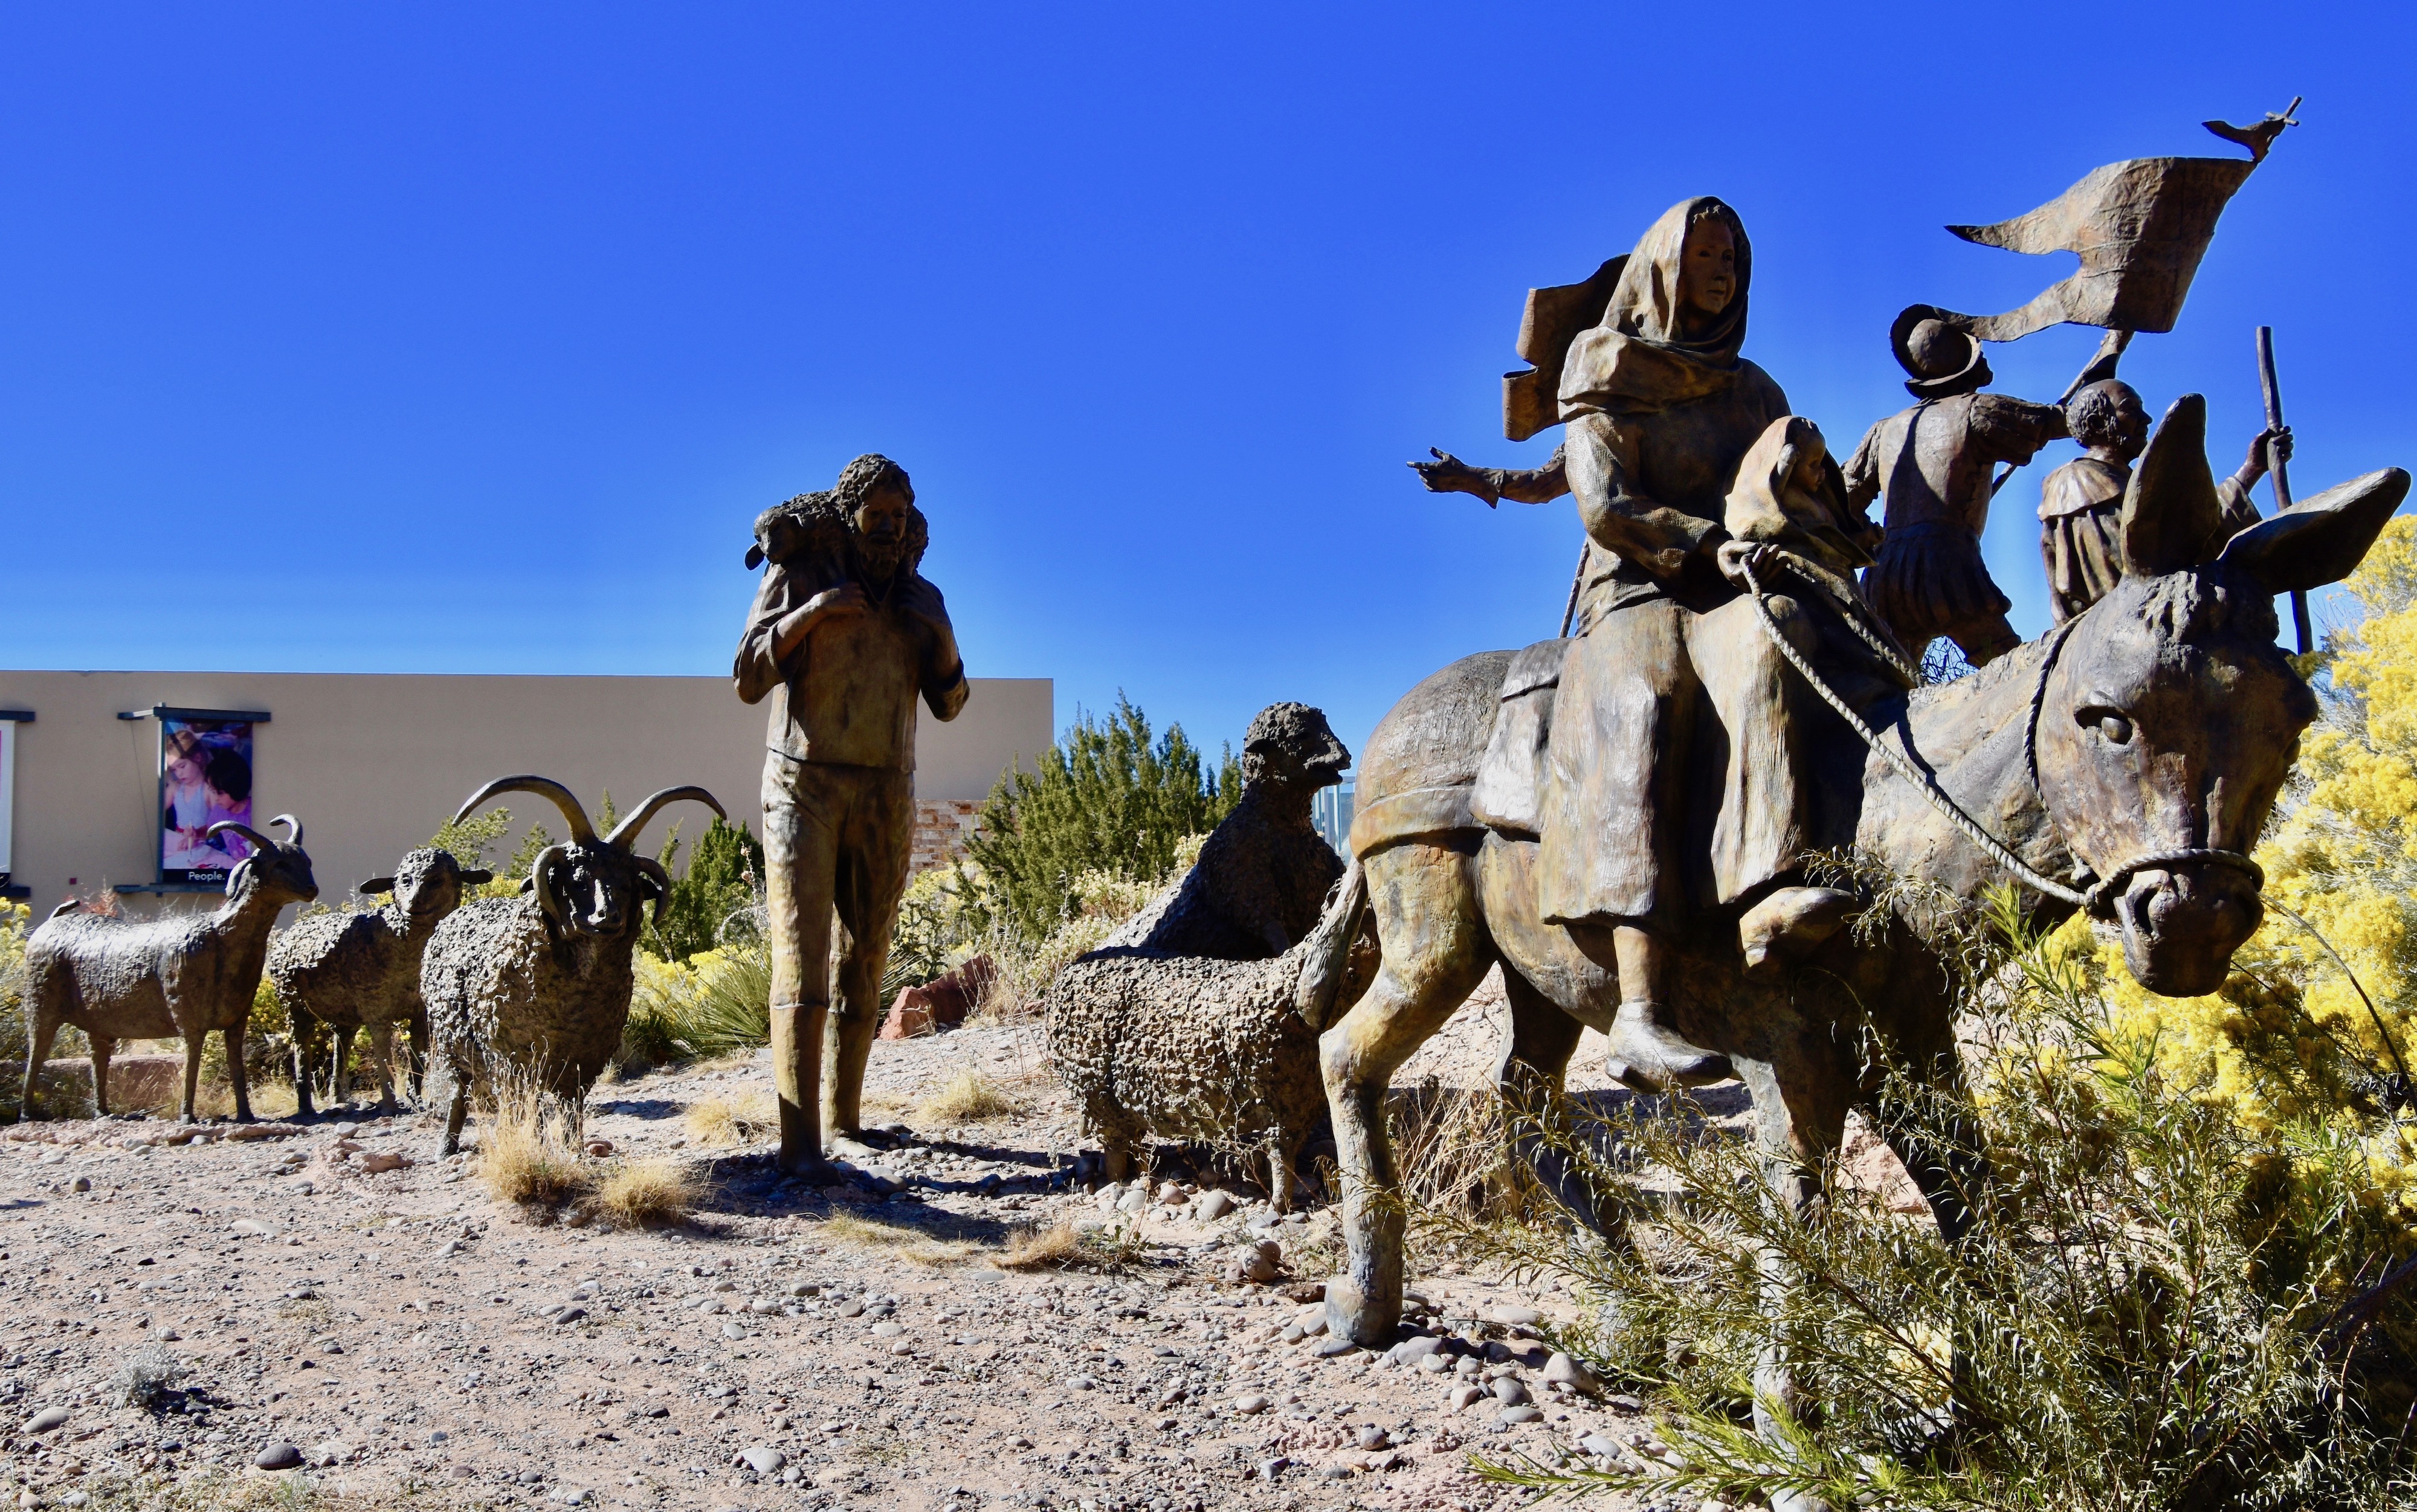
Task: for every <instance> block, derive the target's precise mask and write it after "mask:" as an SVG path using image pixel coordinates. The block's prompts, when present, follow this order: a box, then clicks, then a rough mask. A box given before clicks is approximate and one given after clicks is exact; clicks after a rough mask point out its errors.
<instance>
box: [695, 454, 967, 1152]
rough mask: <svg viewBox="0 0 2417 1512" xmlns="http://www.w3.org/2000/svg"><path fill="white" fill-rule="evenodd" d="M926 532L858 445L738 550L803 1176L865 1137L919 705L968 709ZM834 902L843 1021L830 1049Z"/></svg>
mask: <svg viewBox="0 0 2417 1512" xmlns="http://www.w3.org/2000/svg"><path fill="white" fill-rule="evenodd" d="M927 539H928V527H927V526H926V524H925V522H924V519H923V515H922V512H921V511H920V510H919V509H917V508H916V507H915V490H914V487H913V485H912V484H910V483H909V482H908V481H907V478H906V470H905V469H904V468H903V467H901V466H899V465H898V464H897V463H896V462H893V461H890V460H889V458H887V457H880V456H864V457H859V458H858V459H857V460H856V461H852V462H850V463H848V464H847V466H846V467H845V468H844V469H843V470H842V471H841V473H840V476H839V482H838V483H837V484H835V485H834V486H833V487H832V488H831V489H830V491H828V492H823V493H809V494H803V495H800V496H799V497H798V498H795V499H792V500H790V501H789V502H788V503H787V504H784V505H782V506H781V507H778V508H775V509H771V510H768V511H767V512H766V513H765V515H764V516H763V517H762V518H761V519H759V520H757V521H756V522H755V545H754V546H753V547H752V548H751V549H750V550H749V552H748V553H747V565H748V566H749V567H753V566H755V565H756V564H757V563H759V562H766V561H768V562H769V564H770V565H769V566H768V567H767V568H766V570H765V573H764V582H763V586H762V587H761V588H759V589H758V590H757V591H756V594H755V604H754V607H753V608H752V609H751V610H750V611H749V612H748V615H747V629H746V633H745V634H743V635H741V636H740V637H739V641H738V654H737V658H735V659H734V661H733V664H732V667H731V675H732V677H733V679H734V680H735V681H736V683H737V688H738V696H739V697H740V698H741V699H743V700H745V701H746V702H748V703H761V702H762V701H763V700H764V699H765V698H766V697H767V696H769V697H770V699H771V718H770V726H769V729H768V731H767V733H766V738H765V744H766V746H767V747H768V750H767V752H766V755H765V758H764V854H765V861H766V866H767V869H768V873H769V875H768V878H767V883H768V898H767V903H768V913H769V914H770V924H771V945H772V1004H771V1019H772V1066H773V1076H774V1079H775V1082H776V1084H777V1088H778V1091H779V1094H780V1100H781V1157H780V1159H781V1169H782V1170H783V1171H787V1172H796V1173H800V1174H804V1175H807V1176H810V1177H815V1176H822V1175H826V1174H828V1166H827V1163H826V1161H825V1160H824V1157H823V1139H824V1136H825V1135H826V1134H828V1135H831V1136H833V1137H837V1136H841V1135H846V1136H851V1137H858V1138H860V1137H861V1136H862V1134H863V1132H864V1130H863V1114H862V1100H863V1093H864V1063H865V1058H866V1057H867V1056H868V1055H869V1054H871V1052H872V1050H873V1037H874V1031H875V1030H876V1029H878V1028H879V1026H880V1016H881V1007H882V1004H881V975H882V972H883V970H884V968H885V967H887V966H888V964H889V937H890V931H891V930H892V928H893V927H894V926H895V925H896V924H897V921H898V900H899V898H900V897H901V895H903V894H904V891H905V889H906V869H907V859H908V854H909V848H910V842H911V840H912V839H913V835H914V827H915V718H916V715H915V700H916V698H917V697H918V695H920V697H921V698H922V700H923V702H924V703H927V704H929V705H930V706H931V710H932V713H933V714H934V715H935V717H937V718H941V719H953V718H956V717H957V714H958V711H959V710H961V709H963V708H964V707H965V661H964V658H962V657H960V656H959V655H958V652H957V637H956V632H955V630H954V629H953V628H951V627H950V624H949V612H948V608H947V606H946V605H945V604H944V603H943V602H942V601H941V598H940V590H939V589H937V588H935V587H934V586H932V584H931V583H929V582H926V581H924V579H923V578H922V577H921V576H920V575H919V574H918V573H917V571H916V567H917V566H918V565H919V564H920V562H921V560H922V556H923V547H924V543H925V541H926V540H927ZM834 908H836V909H837V911H838V914H839V926H840V932H841V939H840V945H841V959H840V963H839V983H838V988H839V995H838V999H837V1007H838V1013H837V1019H838V1023H837V1025H836V1026H835V1030H836V1032H835V1033H834V1035H833V1036H832V1039H831V1044H830V1047H829V1052H828V1056H826V1054H825V1051H824V1042H823V1027H824V1026H823V1021H824V1019H825V1018H826V1016H828V1015H829V1014H830V1011H831V1008H832V1006H833V1000H832V996H831V982H830V980H829V977H830V964H829V961H830V945H831V941H830V930H831V915H832V911H833V909H834ZM826 1060H828V1066H826V1064H825V1063H826Z"/></svg>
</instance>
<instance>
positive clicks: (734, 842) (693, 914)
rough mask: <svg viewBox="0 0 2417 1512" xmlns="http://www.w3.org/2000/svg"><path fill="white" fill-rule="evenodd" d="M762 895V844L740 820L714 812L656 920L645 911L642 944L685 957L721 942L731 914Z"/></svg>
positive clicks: (670, 850)
mask: <svg viewBox="0 0 2417 1512" xmlns="http://www.w3.org/2000/svg"><path fill="white" fill-rule="evenodd" d="M678 847H679V837H678V827H677V826H676V825H675V826H674V828H673V836H672V841H671V844H670V846H669V847H667V848H666V854H665V856H664V858H663V865H664V868H665V869H670V868H671V865H672V861H673V860H675V859H676V857H677V856H678V854H679V852H678ZM763 894H764V846H763V843H762V842H761V841H759V840H757V839H755V835H754V832H753V831H752V830H750V829H749V828H748V827H747V826H746V825H745V824H738V825H735V826H734V825H731V824H723V823H722V820H721V818H720V817H719V816H716V817H715V819H714V820H713V822H712V824H709V825H707V828H706V831H705V833H704V834H703V835H701V836H699V837H697V841H696V850H695V852H694V854H692V855H691V856H690V857H689V863H688V869H687V870H686V871H685V872H682V873H680V874H679V875H678V876H677V877H676V879H675V880H674V882H673V883H672V893H671V897H670V898H668V899H667V900H664V903H663V909H662V915H661V923H660V924H657V923H655V922H653V920H652V917H651V915H650V917H649V921H648V923H647V926H646V935H645V937H644V939H645V944H646V948H647V949H649V950H651V951H653V952H654V953H655V954H656V955H659V956H661V957H662V958H663V959H664V960H688V959H689V958H690V957H692V956H695V955H697V954H699V953H700V952H703V951H707V950H711V949H714V948H715V947H716V946H718V945H722V943H723V938H722V937H723V933H724V930H723V926H724V925H725V924H726V923H727V922H728V921H729V920H730V918H731V917H732V915H737V914H741V913H744V912H746V911H748V910H750V909H752V908H755V907H757V906H759V905H760V904H761V903H762V901H763Z"/></svg>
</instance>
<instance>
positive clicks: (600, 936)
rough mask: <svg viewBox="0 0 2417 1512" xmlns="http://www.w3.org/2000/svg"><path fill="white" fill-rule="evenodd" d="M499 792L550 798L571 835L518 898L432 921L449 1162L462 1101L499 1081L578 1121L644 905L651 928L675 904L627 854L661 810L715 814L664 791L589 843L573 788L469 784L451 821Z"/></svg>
mask: <svg viewBox="0 0 2417 1512" xmlns="http://www.w3.org/2000/svg"><path fill="white" fill-rule="evenodd" d="M506 793H533V794H537V795H538V796H540V797H541V798H544V799H547V800H548V801H550V802H551V803H553V805H554V806H555V808H557V809H561V810H562V817H563V822H564V823H565V824H568V825H570V839H569V840H567V841H565V842H563V843H562V844H559V845H549V846H547V847H546V848H545V849H544V850H543V851H541V852H540V853H539V854H538V857H537V860H536V861H535V862H534V863H533V864H532V865H531V866H530V867H529V874H528V880H527V881H526V882H525V883H524V885H523V890H522V892H521V895H520V896H519V897H517V898H488V899H481V900H479V901H477V902H474V903H470V904H468V905H466V906H465V907H464V908H461V909H459V910H457V911H456V912H455V913H454V914H453V915H451V916H450V917H448V918H447V919H446V920H445V922H444V923H442V924H439V925H438V926H437V927H436V931H435V933H433V934H432V935H430V936H429V939H428V948H427V950H426V951H425V952H424V953H423V954H422V956H421V958H420V966H419V993H420V996H421V997H422V998H423V999H425V1000H426V1002H427V1005H428V1021H429V1028H430V1032H431V1035H432V1037H433V1039H434V1041H435V1051H436V1053H437V1055H438V1056H440V1057H441V1058H442V1059H443V1060H444V1061H445V1064H446V1066H447V1067H448V1070H449V1071H450V1073H451V1075H452V1079H453V1096H452V1105H451V1107H450V1108H449V1109H448V1111H447V1113H446V1117H445V1143H444V1149H445V1153H446V1154H448V1155H451V1154H453V1153H454V1152H456V1151H458V1150H459V1149H460V1148H461V1146H462V1125H463V1123H464V1120H466V1119H467V1118H468V1117H469V1112H470V1099H471V1096H472V1095H473V1094H474V1093H476V1094H477V1095H478V1096H479V1100H480V1102H481V1104H482V1105H486V1106H493V1105H494V1100H495V1099H494V1093H495V1079H496V1077H497V1075H498V1074H499V1073H500V1074H502V1075H504V1076H507V1077H509V1078H512V1079H514V1080H516V1081H522V1082H524V1083H526V1084H527V1085H528V1086H530V1087H531V1088H532V1089H533V1090H534V1091H536V1092H537V1093H539V1094H540V1095H541V1096H548V1097H552V1098H556V1099H559V1100H560V1101H562V1102H563V1103H564V1104H566V1105H568V1106H569V1107H570V1109H571V1110H572V1112H573V1116H574V1118H575V1117H576V1115H577V1111H578V1110H579V1109H580V1108H581V1106H582V1105H583V1104H584V1103H585V1099H586V1096H587V1090H588V1088H590V1087H592V1086H594V1085H595V1084H596V1078H597V1077H598V1076H599V1075H600V1074H601V1073H602V1072H603V1069H604V1066H605V1064H606V1063H607V1062H608V1061H610V1060H611V1059H612V1058H613V1052H614V1051H616V1049H618V1048H619V1046H620V1043H621V1031H622V1029H623V1027H624V1026H626V1025H627V1024H628V1022H629V1021H630V993H631V988H632V987H633V986H634V985H635V978H634V976H633V975H632V974H631V955H632V953H633V952H634V951H635V950H636V949H637V945H638V935H639V932H640V931H641V930H643V929H644V927H645V923H646V903H647V902H648V901H650V900H651V901H652V902H653V903H654V905H655V913H656V917H657V919H658V921H660V920H661V915H662V905H663V900H665V899H666V898H668V897H669V896H670V895H671V889H672V879H671V874H670V873H669V872H667V871H665V870H664V869H663V868H662V865H661V863H660V862H658V861H656V860H654V859H653V858H652V857H649V856H644V855H639V854H634V853H633V852H632V851H631V848H630V847H631V843H632V842H633V841H635V840H636V839H637V838H638V832H639V831H640V830H643V829H645V828H646V824H647V822H648V821H649V820H651V819H653V818H654V817H655V815H656V814H657V813H659V812H661V810H662V809H663V808H664V807H665V806H666V805H669V804H673V803H677V802H679V801H681V800H683V799H693V800H694V801H696V802H698V803H701V804H704V805H705V806H706V807H707V808H708V809H712V810H713V811H714V812H715V813H716V814H722V805H721V804H719V803H717V802H715V801H714V797H713V794H710V793H707V792H706V791H705V789H703V788H699V787H677V788H665V789H663V790H662V791H661V792H660V793H657V794H652V795H650V796H649V797H647V799H646V801H645V802H644V803H641V804H639V805H638V807H637V808H636V809H632V810H631V813H630V816H629V817H628V818H626V819H624V820H622V821H621V822H620V823H619V824H616V825H615V826H614V829H613V833H611V834H610V835H603V836H599V835H598V834H597V833H596V829H595V826H594V825H593V824H589V823H588V819H587V814H586V811H585V809H582V808H581V807H580V805H579V800H578V799H577V798H576V797H574V796H572V795H571V792H570V789H569V788H566V787H564V786H563V785H562V784H561V783H559V782H556V781H555V780H554V779H551V778H543V777H507V778H500V779H496V780H495V781H493V782H490V783H488V784H487V785H486V786H485V787H483V788H481V789H479V792H478V794H477V795H476V796H474V797H472V798H471V799H470V801H469V802H468V803H465V804H464V805H463V806H462V811H461V812H460V813H457V814H455V815H454V816H453V819H454V822H455V823H456V824H459V823H461V822H462V821H463V820H464V819H467V818H468V817H470V815H471V814H472V813H474V812H476V811H477V810H478V809H479V808H481V807H482V806H484V805H485V804H486V803H488V802H489V801H490V800H492V799H494V798H495V797H497V796H498V795H500V794H506ZM723 817H725V818H726V817H728V816H727V815H724V816H723Z"/></svg>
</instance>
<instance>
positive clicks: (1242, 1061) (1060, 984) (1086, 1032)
mask: <svg viewBox="0 0 2417 1512" xmlns="http://www.w3.org/2000/svg"><path fill="white" fill-rule="evenodd" d="M1360 886H1361V873H1360V869H1359V867H1358V866H1357V865H1354V866H1353V867H1352V868H1351V869H1349V871H1348V872H1346V873H1345V876H1344V879H1343V881H1342V882H1341V883H1340V884H1339V887H1340V888H1341V889H1342V890H1343V891H1344V892H1345V893H1346V894H1348V895H1350V897H1351V898H1356V897H1357V893H1356V892H1355V891H1354V889H1356V888H1358V887H1360ZM1357 913H1358V910H1357V908H1356V907H1352V908H1342V909H1337V910H1335V911H1333V912H1332V913H1330V915H1328V919H1327V921H1325V922H1322V923H1320V924H1319V925H1318V926H1317V928H1316V929H1315V930H1313V931H1312V932H1311V933H1310V935H1309V937H1308V938H1307V939H1305V940H1303V941H1301V942H1300V944H1299V945H1295V946H1293V947H1292V948H1291V949H1290V950H1287V951H1285V953H1284V954H1283V955H1281V956H1278V957H1276V958H1275V959H1274V960H1218V959H1216V958H1214V957H1210V956H1162V955H1155V954H1151V953H1149V952H1146V951H1141V950H1136V949H1133V948H1132V947H1129V946H1127V947H1110V948H1106V949H1102V950H1096V951H1093V952H1092V953H1091V954H1089V955H1087V956H1084V957H1082V958H1080V959H1079V960H1075V961H1074V963H1073V964H1072V965H1070V966H1068V967H1067V968H1066V969H1065V970H1064V971H1062V972H1060V973H1059V974H1058V975H1057V979H1056V982H1054V983H1052V984H1051V986H1050V990H1049V996H1048V1035H1049V1059H1050V1063H1051V1065H1052V1066H1054V1067H1055V1068H1056V1073H1057V1077H1058V1080H1059V1081H1062V1082H1063V1083H1064V1084H1065V1086H1066V1089H1067V1090H1068V1091H1069V1092H1070V1093H1072V1095H1073V1096H1074V1099H1075V1100H1076V1101H1077V1102H1078V1103H1080V1104H1081V1105H1082V1108H1083V1114H1084V1119H1085V1122H1086V1123H1087V1124H1088V1125H1089V1126H1090V1129H1091V1132H1092V1133H1093V1134H1094V1135H1095V1136H1096V1137H1097V1138H1098V1139H1099V1142H1100V1150H1101V1155H1102V1167H1103V1174H1105V1176H1106V1177H1107V1179H1108V1180H1110V1181H1122V1180H1123V1179H1125V1175H1126V1172H1127V1171H1128V1169H1129V1168H1130V1165H1131V1162H1132V1156H1133V1155H1134V1153H1135V1152H1136V1151H1137V1150H1138V1149H1139V1148H1140V1146H1141V1144H1142V1142H1143V1141H1144V1140H1145V1139H1147V1138H1148V1137H1149V1136H1150V1135H1157V1136H1160V1137H1162V1138H1166V1139H1172V1140H1178V1141H1183V1142H1196V1143H1202V1144H1207V1145H1209V1146H1211V1147H1212V1148H1218V1149H1223V1150H1226V1151H1229V1152H1234V1151H1244V1150H1249V1151H1255V1152H1257V1153H1259V1154H1261V1155H1262V1156H1263V1157H1264V1158H1265V1160H1266V1162H1267V1165H1266V1170H1267V1178H1268V1195H1269V1200H1270V1201H1272V1202H1274V1204H1275V1206H1276V1209H1277V1211H1279V1212H1283V1211H1285V1210H1288V1209H1289V1208H1290V1207H1291V1205H1292V1187H1293V1163H1294V1160H1295V1159H1296V1157H1298V1156H1299V1155H1300V1147H1301V1143H1302V1142H1303V1141H1304V1140H1306V1139H1307V1138H1308V1136H1309V1134H1310V1132H1311V1131H1312V1130H1313V1129H1315V1127H1316V1126H1317V1125H1318V1123H1319V1121H1320V1120H1321V1119H1323V1118H1324V1117H1325V1116H1326V1086H1325V1082H1324V1081H1322V1080H1321V1079H1320V1076H1319V1073H1318V1063H1317V1036H1318V1032H1319V1030H1320V1029H1322V1028H1323V1027H1324V1026H1325V1024H1326V1022H1327V1021H1328V1019H1329V1017H1330V1016H1331V1014H1332V1012H1333V1007H1334V1005H1335V1003H1336V1002H1337V1000H1338V999H1340V1000H1341V1001H1343V1002H1344V1003H1345V1005H1347V1004H1348V1002H1349V1000H1350V998H1351V997H1353V996H1356V995H1357V994H1356V992H1354V991H1353V990H1351V985H1350V980H1349V979H1350V978H1351V977H1352V975H1354V974H1355V973H1356V974H1358V975H1361V976H1363V977H1364V975H1366V974H1367V970H1368V968H1369V967H1370V966H1371V965H1373V961H1371V960H1367V959H1365V955H1364V952H1361V951H1358V950H1355V947H1354V942H1355V940H1356V938H1357V937H1356V936H1355V935H1353V934H1352V933H1351V932H1350V923H1349V922H1348V921H1351V920H1353V919H1354V918H1355V917H1356V915H1357Z"/></svg>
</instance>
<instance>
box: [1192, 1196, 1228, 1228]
mask: <svg viewBox="0 0 2417 1512" xmlns="http://www.w3.org/2000/svg"><path fill="white" fill-rule="evenodd" d="M1232 1211H1234V1199H1233V1195H1232V1194H1231V1193H1228V1192H1221V1191H1218V1190H1217V1189H1215V1188H1214V1187H1211V1188H1210V1189H1208V1191H1205V1192H1202V1193H1201V1194H1200V1195H1199V1196H1197V1197H1195V1198H1193V1200H1192V1216H1193V1217H1196V1218H1198V1219H1200V1220H1201V1221H1202V1222H1204V1223H1214V1222H1215V1221H1217V1220H1218V1219H1219V1218H1222V1217H1224V1216H1225V1215H1226V1214H1228V1213H1231V1212H1232Z"/></svg>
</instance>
